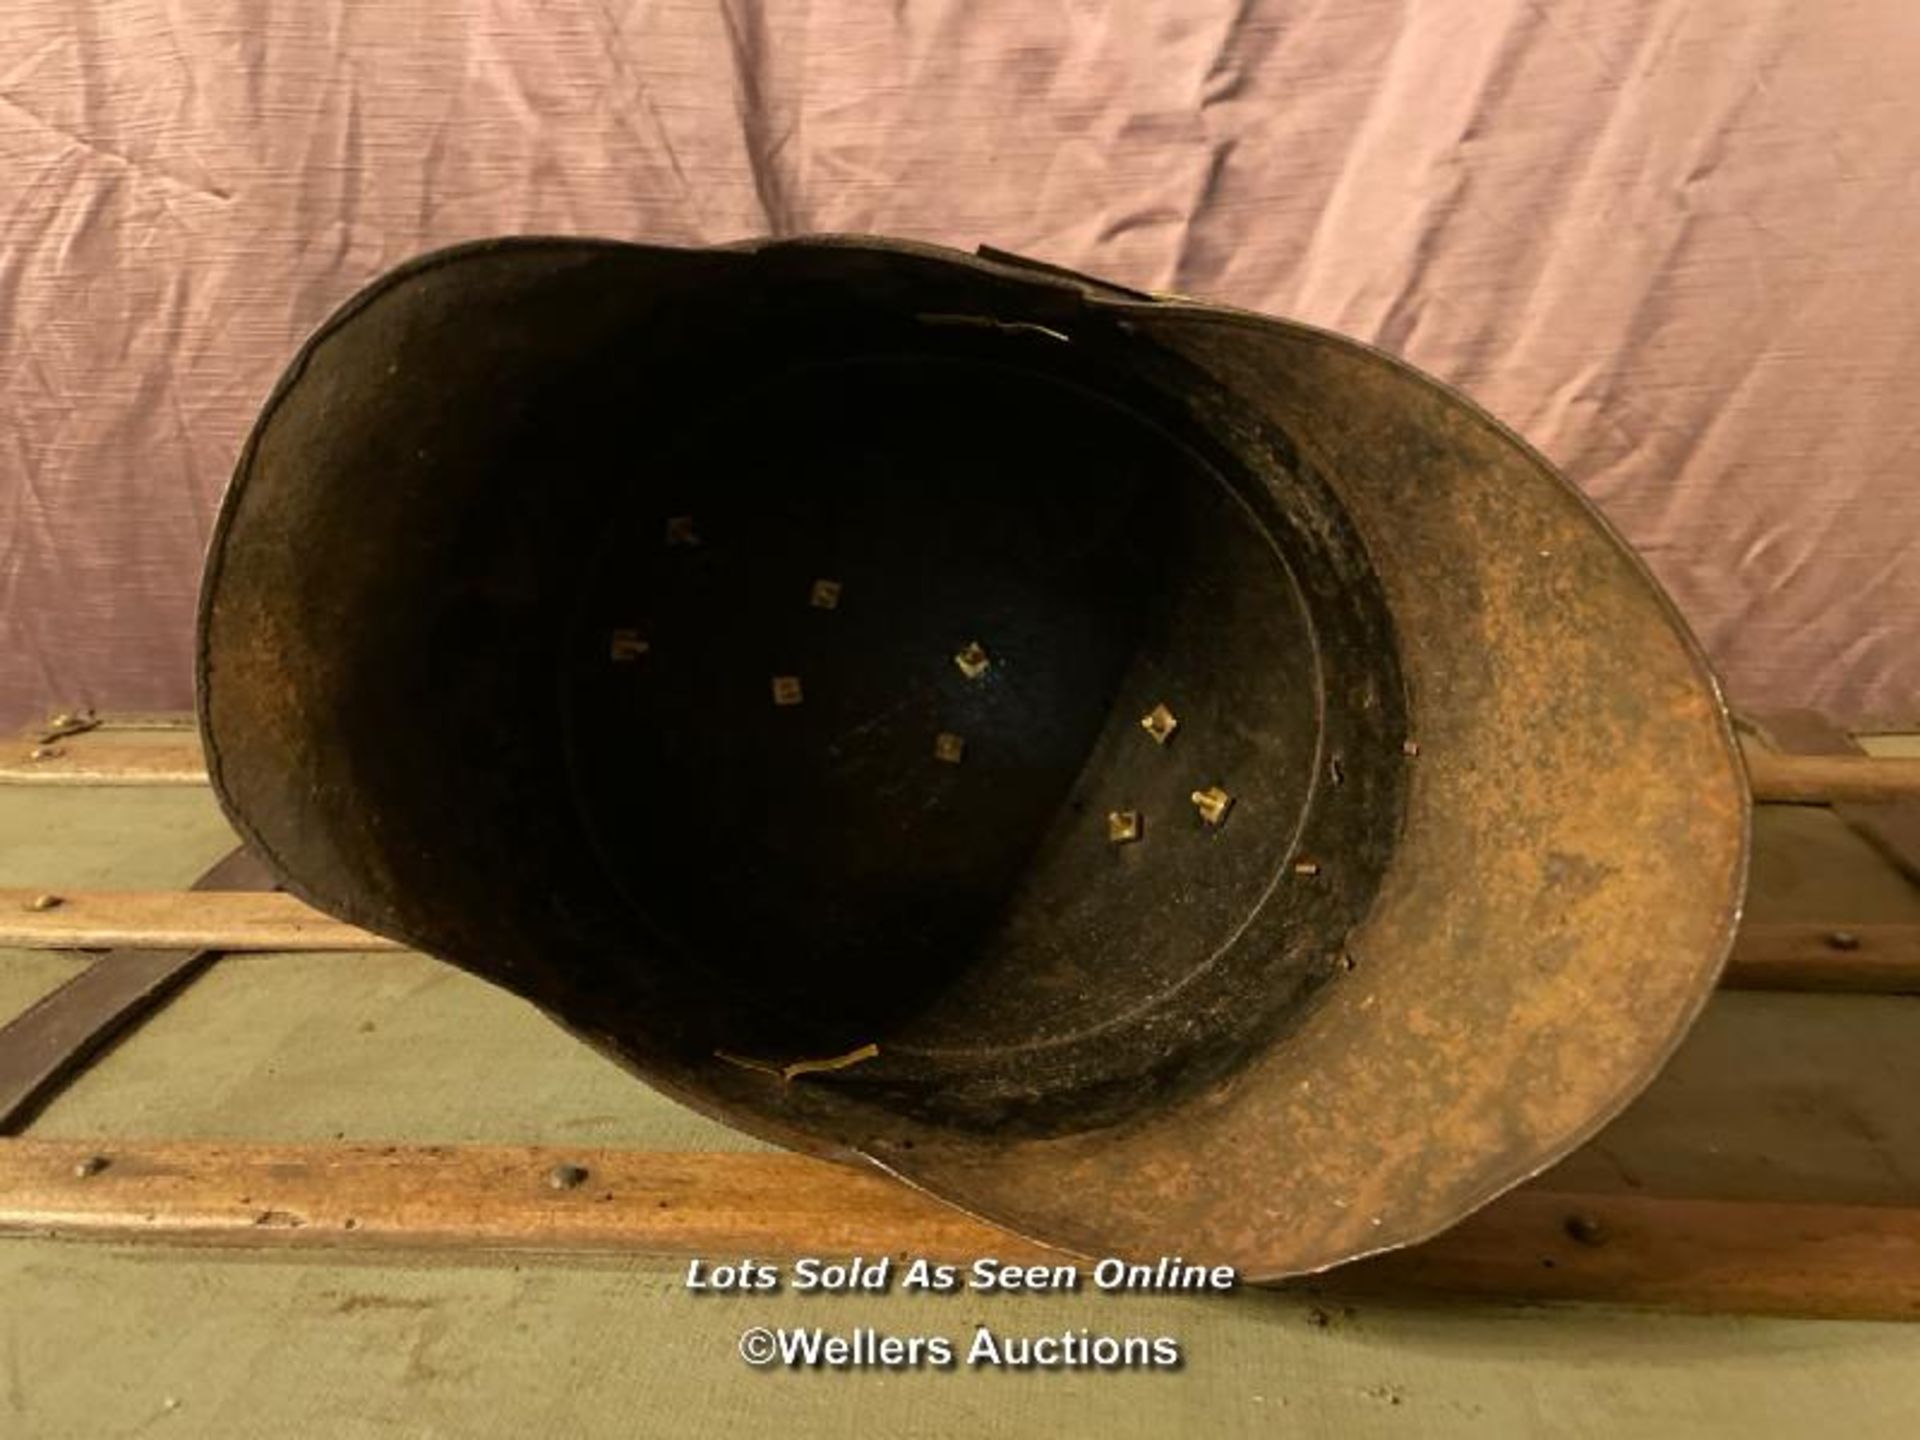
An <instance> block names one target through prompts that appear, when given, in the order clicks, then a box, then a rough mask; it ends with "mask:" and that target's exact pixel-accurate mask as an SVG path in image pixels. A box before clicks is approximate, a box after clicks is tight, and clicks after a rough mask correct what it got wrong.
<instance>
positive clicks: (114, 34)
mask: <svg viewBox="0 0 1920 1440" xmlns="http://www.w3.org/2000/svg"><path fill="white" fill-rule="evenodd" d="M5 10H6V13H5V16H4V19H3V20H0V225H4V243H3V245H0V316H3V317H4V324H5V335H4V346H3V348H0V447H3V448H0V597H4V598H0V666H3V668H0V717H3V718H5V719H8V720H18V719H20V718H23V717H24V716H26V715H27V714H30V713H32V712H36V711H40V710H43V709H45V708H48V707H51V706H64V705H71V704H84V703H93V704H97V705H102V706H114V707H121V708H149V707H173V706H184V705H186V704H187V703H189V700H190V693H191V692H190V684H189V680H190V676H189V666H190V644H189V642H190V636H191V628H192V614H193V596H194V589H195V584H196V579H197V571H198V566H199V561H200V555H201V549H202V545H203V543H204V540H205V537H206V535H207V532H208V528H209V524H210V521H211V516H212V513H213V508H214V505H215V503H216V501H217V499H218V496H219V493H220V489H221V486H222V484H223V483H224V481H225V477H226V475H227V472H228V470H229V468H230V466H231V464H232V462H233V459H234V456H235V453H236V451H237V449H238V447H239V444H240V442H241V439H242V437H243V435H244V433H245V431H246V428H247V426H248V424H249V422H250V421H251V419H252V416H253V414H254V411H255V409H256V407H257V406H258V405H259V403H260V402H261V400H262V399H263V398H264V396H265V394H266V392H267V390H268V387H269V386H270V385H271V383H272V382H273V379H274V377H275V376H276V374H277V373H278V371H279V370H280V368H281V366H282V364H283V363H284V361H285V360H286V359H287V358H288V356H289V354H290V353H291V351H292V350H293V348H294V347H295V346H296V344H297V343H298V342H299V340H300V338H301V337H302V335H303V334H304V332H306V331H307V330H308V329H309V328H310V327H311V326H313V325H314V324H315V323H316V322H317V321H319V320H320V319H321V318H322V317H323V316H324V315H325V314H326V313H327V312H328V311H329V310H330V309H331V308H332V307H333V306H334V305H336V304H337V303H338V302H340V301H341V300H343V299H345V298H346V297H347V296H348V295H349V294H350V293H351V292H352V291H353V290H355V289H356V288H357V287H358V286H359V285H360V284H361V283H362V282H363V281H365V280H367V279H368V278H370V277H371V276H373V275H375V274H376V273H378V272H379V271H381V270H382V269H384V268H386V267H388V266H390V265H392V264H394V263H395V262H397V261H400V260H402V259H405V258H406V257H407V256H409V255H411V254H414V253H416V252H418V251H420V250H422V249H426V248H429V247H433V246H437V245H442V244H446V243H448V242H450V241H454V240H460V239H465V238H470V237H475V236H481V235H488V234H495V233H501V232H508V231H541V232H580V233H588V234H601V235H612V236H626V237H635V238H645V239H652V240H661V241H688V242H691V241H719V240H729V239H735V238H738V237H741V236H745V235H750V234H755V233H765V232H775V233H782V234H790V233H798V232H805V231H812V230H840V231H846V230H873V231H880V232H887V233H892V234H897V235H905V236H913V237H919V238H924V239H931V240H938V241H943V242H947V243H951V244H959V245H963V246H971V245H972V244H974V243H975V242H979V241H986V242H989V243H992V244H995V245H998V246H1001V247H1003V248H1006V249H1011V250H1017V251H1022V252H1025V253H1028V254H1032V255H1035V256H1039V257H1043V258H1046V259H1050V260H1054V261H1057V262H1060V263H1062V264H1067V265H1072V266H1076V267H1080V268H1085V269H1089V270H1092V271H1095V272H1098V273H1104V274H1108V275H1111V276H1113V277H1115V278H1117V279H1120V280H1123V281H1127V282H1131V283H1133V284H1135V285H1140V286H1145V287H1150V288H1166V289H1177V290H1181V291H1185V292H1188V293H1191V294H1196V295H1203V296H1209V297H1215V298H1220V299H1225V300H1230V301H1233V302H1235V303H1238V304H1241V305H1246V306H1251V307H1255V308H1258V309H1262V310H1268V311H1272V312H1277V313H1281V314H1286V315H1293V316H1298V317H1300V318H1303V319H1306V320H1311V321H1314V322H1317V323H1319V324H1323V325H1328V326H1332V327H1335V328H1338V329H1341V330H1345V331H1347V332H1350V333H1352V334H1355V335H1359V336H1363V337H1366V338H1368V339H1371V340H1374V341H1377V342H1378V343H1380V344H1383V345H1385V346H1387V347H1389V348H1391V349H1394V350H1398V351H1400V352H1401V353H1403V354H1405V355H1406V356H1408V357H1409V358H1410V359H1412V360H1413V361H1414V362H1416V363H1417V364H1419V365H1421V366H1423V367H1425V368H1427V369H1428V370H1431V371H1433V372H1435V373H1437V374H1439V375H1441V376H1444V377H1446V378H1448V379H1450V380H1452V381H1454V382H1456V383H1458V384H1460V385H1463V386H1465V387H1466V388H1467V389H1468V390H1470V391H1471V392H1472V393H1474V394H1475V395H1476V396H1477V397H1479V398H1480V399H1481V401H1482V402H1483V403H1485V404H1487V405H1488V406H1489V407H1490V408H1492V409H1493V410H1494V411H1495V412H1496V413H1498V414H1499V415H1501V416H1502V417H1503V418H1505V419H1506V420H1507V421H1508V422H1509V423H1511V424H1512V425H1514V426H1515V427H1516V428H1517V429H1519V430H1520V431H1521V432H1522V433H1524V434H1525V435H1527V436H1528V437H1529V438H1531V439H1532V440H1533V441H1534V442H1535V443H1536V444H1537V445H1539V446H1540V447H1541V448H1542V449H1543V450H1545V451H1546V452H1547V454H1549V455H1550V456H1552V457H1553V458H1554V459H1555V460H1556V461H1558V462H1559V463H1560V464H1561V465H1562V466H1564V467H1565V468H1566V469H1567V471H1568V472H1569V473H1570V474H1571V475H1572V477H1573V478H1574V479H1575V481H1577V482H1578V483H1579V484H1580V485H1582V486H1583V487H1585V488H1586V490H1587V491H1588V492H1589V493H1590V494H1591V495H1593V496H1594V498H1595V499H1596V500H1598V501H1599V503H1600V504H1601V506H1602V507H1603V508H1604V509H1605V510H1606V512H1607V513H1608V514H1609V515H1610V516H1611V517H1612V519H1613V520H1614V521H1615V522H1616V523H1617V524H1618V525H1619V526H1620V527H1621V529H1622V530H1624V531H1625V533H1626V534H1627V536H1628V537H1629V538H1630V539H1631V540H1633V541H1634V542H1635V543H1636V544H1637V545H1638V546H1639V547H1640V549H1641V551H1642V552H1643V553H1644V554H1645V555H1646V557H1647V559H1648V560H1649V562H1650V563H1651V564H1652V566H1653V568H1654V570H1655V571H1656V572H1657V573H1658V574H1659V576H1660V577H1661V579H1662V580H1664V581H1665V583H1666V584H1667V586H1668V587H1669V588H1670V589H1671V590H1672V592H1673V594H1674V595H1675V597H1676V599H1677V600H1678V601H1679V603H1680V605H1681V607H1682V609H1683V610H1684V611H1685V612H1686V613H1687V615H1688V616H1689V617H1690V618H1691V620H1692V623H1693V624H1694V626H1695V627H1696V629H1697V630H1698V632H1699V633H1700V635H1701V638H1702V639H1703V640H1704V641H1705V643H1706V645H1707V647H1708V649H1709V650H1710V652H1711V653H1712V654H1713V656H1714V658H1715V659H1716V660H1717V662H1718V663H1719V665H1720V666H1721V667H1722V669H1723V671H1724V673H1725V675H1726V677H1727V679H1728V681H1729V688H1730V690H1731V692H1732V694H1733V695H1734V697H1735V698H1736V700H1739V701H1743V702H1745V703H1749V704H1800V703H1811V704H1816V705H1820V706H1823V707H1825V708H1828V709H1830V710H1833V711H1834V712H1836V713H1838V714H1841V715H1843V716H1857V715H1860V714H1863V713H1873V712H1878V713H1889V712H1891V713H1901V712H1905V713H1909V714H1910V713H1913V712H1914V711H1915V710H1916V709H1920V646H1917V645H1916V644H1915V643H1914V642H1915V624H1914V621H1915V617H1916V616H1920V486H1917V485H1916V474H1915V470H1916V467H1915V461H1916V447H1917V442H1920V340H1917V339H1916V337H1920V323H1917V322H1920V83H1916V82H1917V81H1920V4H1916V3H1914V0H1821V3H1817V4H1807V3H1799V0H1545V3H1543V0H1471V3H1469V0H1318V3H1315V0H1238V3H1235V0H1184V3H1182V0H1165V3H1143V4H1134V5H1111V6H1108V5H1092V4H1065V5H1045V4H1037V3H1035V0H986V3H981V0H935V3H919V0H898V3H895V4H893V5H891V6H880V5H874V4H862V3H850V0H776V3H770V4H767V5H764V6H761V7H758V8H755V7H752V6H750V5H749V4H746V3H744V0H742V3H733V4H718V3H715V0H699V3H691V0H654V3H629V0H592V3H570V0H550V3H540V0H391V3H362V4H352V3H349V0H9V3H8V4H7V5H6V7H5Z"/></svg>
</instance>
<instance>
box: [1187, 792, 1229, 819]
mask: <svg viewBox="0 0 1920 1440" xmlns="http://www.w3.org/2000/svg"><path fill="white" fill-rule="evenodd" d="M1190 798H1191V799H1192V800H1193V808H1194V809H1196V810H1198V811H1199V812H1200V818H1201V819H1202V820H1204V821H1206V822H1207V824H1209V825H1220V824H1224V823H1225V821H1226V818H1227V812H1228V811H1229V810H1231V809H1232V808H1233V796H1231V795H1229V794H1228V793H1227V792H1226V791H1225V790H1222V789H1221V788H1220V787H1219V786H1218V785H1209V786H1207V787H1206V788H1204V789H1201V790H1196V791H1194V792H1193V795H1192V796H1191V797H1190Z"/></svg>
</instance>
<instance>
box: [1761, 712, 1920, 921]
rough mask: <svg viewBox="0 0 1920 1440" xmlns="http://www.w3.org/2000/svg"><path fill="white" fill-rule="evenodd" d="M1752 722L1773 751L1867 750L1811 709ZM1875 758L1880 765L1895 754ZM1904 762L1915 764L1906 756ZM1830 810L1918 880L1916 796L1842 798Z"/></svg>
mask: <svg viewBox="0 0 1920 1440" xmlns="http://www.w3.org/2000/svg"><path fill="white" fill-rule="evenodd" d="M1754 724H1755V725H1756V726H1757V728H1758V729H1759V731H1760V733H1761V735H1762V737H1763V738H1764V739H1765V740H1766V741H1767V742H1768V743H1769V744H1770V745H1771V746H1772V747H1773V748H1774V749H1775V750H1778V751H1782V752H1785V753H1788V754H1793V755H1827V756H1835V755H1838V756H1855V757H1858V756H1864V755H1866V754H1867V753H1868V752H1867V751H1866V750H1865V749H1864V748H1863V747H1862V746H1861V744H1860V742H1859V741H1858V740H1856V739H1855V738H1854V737H1853V736H1852V735H1850V734H1848V733H1847V732H1846V731H1845V730H1843V729H1841V728H1840V727H1839V726H1838V725H1835V724H1834V723H1833V722H1832V721H1831V720H1829V719H1828V718H1827V717H1826V716H1824V715H1822V714H1820V713H1819V712H1818V711H1816V710H1782V711H1777V712H1774V713H1771V714H1767V715H1763V716H1760V717H1758V718H1757V719H1756V720H1755V721H1754ZM1876 758H1878V759H1879V760H1880V761H1881V762H1882V763H1885V762H1886V761H1887V760H1889V759H1893V758H1895V757H1890V756H1880V757H1876ZM1764 763H1765V762H1763V764H1764ZM1906 763H1907V764H1914V763H1916V762H1915V761H1914V759H1913V758H1912V757H1907V758H1906ZM1749 768H1751V761H1750V763H1749ZM1833 813H1834V814H1835V815H1837V816H1838V817H1839V818H1840V819H1841V820H1843V821H1845V822H1846V824H1847V825H1848V826H1850V827H1851V828H1852V829H1853V830H1854V832H1855V833H1856V834H1859V835H1861V836H1864V837H1865V838H1866V840H1867V841H1868V842H1869V843H1870V844H1872V845H1873V846H1874V848H1875V849H1877V850H1879V851H1880V853H1881V854H1883V855H1885V856H1886V857H1887V859H1888V860H1889V861H1891V862H1892V863H1893V865H1894V866H1895V867H1897V868H1898V869H1899V870H1900V872H1901V873H1902V874H1904V875H1905V876H1906V877H1907V878H1908V879H1909V880H1912V881H1913V882H1915V883H1916V884H1920V797H1916V796H1913V795H1908V796H1905V797H1902V798H1898V799H1894V800H1891V801H1886V800H1880V801H1872V800H1870V801H1867V802H1864V803H1863V802H1861V801H1859V800H1841V801H1839V802H1838V803H1836V804H1835V805H1834V807H1833Z"/></svg>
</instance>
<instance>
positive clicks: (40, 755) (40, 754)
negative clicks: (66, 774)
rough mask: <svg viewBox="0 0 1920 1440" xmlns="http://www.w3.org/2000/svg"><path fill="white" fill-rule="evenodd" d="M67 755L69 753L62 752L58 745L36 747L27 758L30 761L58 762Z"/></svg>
mask: <svg viewBox="0 0 1920 1440" xmlns="http://www.w3.org/2000/svg"><path fill="white" fill-rule="evenodd" d="M66 753H67V752H66V751H64V750H62V749H61V748H60V747H59V746H58V745H36V746H34V747H33V751H32V753H31V754H30V755H29V756H28V757H27V758H28V759H30V760H58V759H59V758H60V757H61V756H62V755H64V754H66Z"/></svg>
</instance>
